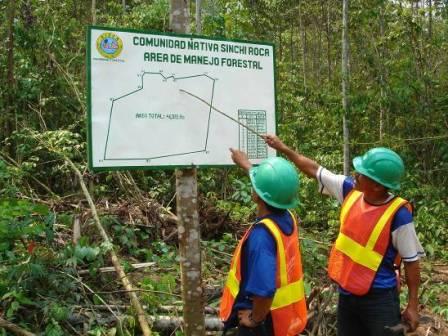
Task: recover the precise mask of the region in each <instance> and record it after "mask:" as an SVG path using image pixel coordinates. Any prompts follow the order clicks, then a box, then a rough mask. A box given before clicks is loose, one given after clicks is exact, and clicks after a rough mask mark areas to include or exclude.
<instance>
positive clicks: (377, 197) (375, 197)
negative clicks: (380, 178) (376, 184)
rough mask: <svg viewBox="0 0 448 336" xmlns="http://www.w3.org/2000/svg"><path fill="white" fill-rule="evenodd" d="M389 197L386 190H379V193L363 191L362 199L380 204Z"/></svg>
mask: <svg viewBox="0 0 448 336" xmlns="http://www.w3.org/2000/svg"><path fill="white" fill-rule="evenodd" d="M389 198H390V194H389V193H388V192H385V193H384V192H381V193H375V192H371V193H365V192H364V200H365V201H366V202H367V203H370V204H373V205H381V204H384V203H386V202H387V201H388V200H389Z"/></svg>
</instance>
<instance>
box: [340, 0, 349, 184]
mask: <svg viewBox="0 0 448 336" xmlns="http://www.w3.org/2000/svg"><path fill="white" fill-rule="evenodd" d="M348 1H349V0H343V2H342V107H343V109H344V116H343V118H342V127H343V134H344V174H345V175H346V176H347V175H349V173H350V146H349V142H350V136H349V128H348V112H349V101H348V91H349V87H348V84H349V76H350V73H349V60H348V57H349V56H348V55H349V50H348V5H349V4H348Z"/></svg>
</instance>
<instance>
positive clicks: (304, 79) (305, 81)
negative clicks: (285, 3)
mask: <svg viewBox="0 0 448 336" xmlns="http://www.w3.org/2000/svg"><path fill="white" fill-rule="evenodd" d="M301 3H302V2H299V29H300V33H301V37H302V66H303V71H302V72H303V89H304V91H305V93H306V91H307V90H306V89H307V78H306V49H307V45H306V28H305V25H304V24H303V18H302V9H301Z"/></svg>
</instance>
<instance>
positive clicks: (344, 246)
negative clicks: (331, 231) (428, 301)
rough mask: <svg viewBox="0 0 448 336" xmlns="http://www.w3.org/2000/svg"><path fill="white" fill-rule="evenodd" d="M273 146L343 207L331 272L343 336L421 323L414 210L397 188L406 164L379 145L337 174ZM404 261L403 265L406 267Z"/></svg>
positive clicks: (272, 141) (274, 141)
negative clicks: (403, 292) (399, 269)
mask: <svg viewBox="0 0 448 336" xmlns="http://www.w3.org/2000/svg"><path fill="white" fill-rule="evenodd" d="M265 141H266V143H267V144H268V145H269V146H270V147H272V148H274V149H276V150H277V151H279V152H280V153H282V154H284V155H286V156H287V157H288V159H289V160H291V161H292V162H293V163H294V164H295V166H296V167H297V168H298V169H299V170H300V171H302V172H303V173H304V174H305V175H307V176H308V177H311V178H315V179H317V181H318V182H319V188H320V192H321V193H324V194H328V195H330V196H333V197H335V198H336V199H337V200H338V201H339V202H340V203H341V204H342V207H341V215H340V222H341V223H340V225H341V226H340V230H339V235H338V238H337V240H336V242H335V244H334V246H333V248H332V251H331V253H330V258H329V264H328V273H329V276H330V278H331V279H332V280H334V281H335V282H336V283H337V284H338V285H339V303H338V324H337V325H338V335H339V336H352V335H353V336H359V335H370V336H377V335H389V331H390V329H388V327H393V326H396V325H397V324H399V323H400V321H401V320H403V321H404V322H406V323H407V324H408V326H409V330H410V331H413V330H415V329H416V328H417V326H418V288H419V285H420V267H419V257H420V256H423V255H424V252H423V249H422V246H421V244H420V242H419V239H418V238H417V235H416V232H415V228H414V224H413V217H412V208H411V206H410V205H409V203H408V202H407V201H406V200H404V199H402V198H400V197H396V196H394V195H393V194H392V193H391V191H393V190H398V189H399V188H400V179H401V177H402V175H403V173H404V164H403V161H402V159H401V158H400V156H399V155H398V154H396V153H395V152H394V151H392V150H390V149H387V148H373V149H371V150H369V151H368V152H366V153H365V154H364V155H363V156H360V157H356V158H355V159H354V160H353V165H354V168H355V174H354V177H347V176H344V175H336V174H334V173H332V172H330V171H328V170H327V169H325V168H323V167H321V166H320V165H319V164H317V163H316V162H315V161H313V160H311V159H309V158H307V157H305V156H303V155H301V154H298V153H297V152H295V151H294V150H292V149H290V148H289V147H288V146H286V145H285V144H284V143H283V142H282V141H281V140H280V139H279V138H278V137H276V136H273V135H268V136H266V137H265ZM400 258H401V260H403V261H404V269H405V272H406V283H407V286H408V304H407V307H406V309H405V310H404V311H403V313H402V314H401V318H400V303H399V295H398V291H397V287H398V285H399V283H397V277H396V275H395V270H396V268H395V264H397V260H399V259H400ZM399 263H400V262H398V264H399Z"/></svg>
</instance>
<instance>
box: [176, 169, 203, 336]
mask: <svg viewBox="0 0 448 336" xmlns="http://www.w3.org/2000/svg"><path fill="white" fill-rule="evenodd" d="M176 192H177V216H178V218H179V221H178V236H179V254H180V269H181V281H182V299H183V302H184V313H183V317H184V321H185V330H184V331H185V335H187V336H191V335H194V336H196V335H198V336H202V335H204V333H205V326H204V314H203V311H204V303H203V295H202V283H201V250H200V239H201V238H200V236H201V235H200V227H199V215H198V210H197V204H198V202H197V201H198V197H197V176H196V169H195V168H191V169H183V170H180V169H178V170H176Z"/></svg>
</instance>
